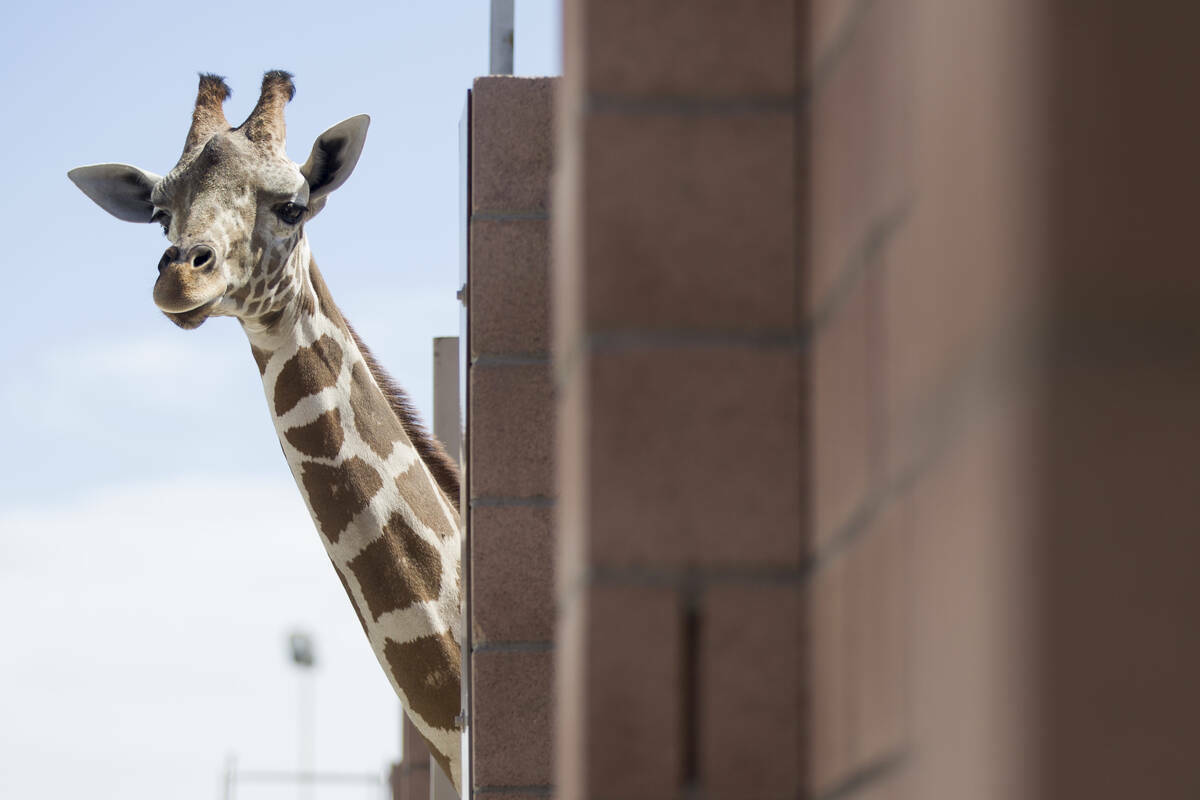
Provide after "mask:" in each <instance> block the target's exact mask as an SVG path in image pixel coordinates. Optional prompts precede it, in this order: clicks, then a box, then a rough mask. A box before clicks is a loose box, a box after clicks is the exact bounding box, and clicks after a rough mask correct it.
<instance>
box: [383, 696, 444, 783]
mask: <svg viewBox="0 0 1200 800" xmlns="http://www.w3.org/2000/svg"><path fill="white" fill-rule="evenodd" d="M400 724H401V726H402V727H403V733H402V735H401V740H402V748H403V752H402V753H401V756H400V761H399V763H396V764H393V765H392V770H391V773H390V774H389V776H388V784H389V785H390V787H391V792H392V800H429V771H430V769H431V765H432V764H434V762H433V761H431V760H430V756H429V745H427V744H425V740H424V739H422V738H421V734H419V733H418V732H417V729H416V727H415V726H414V725H413V724H412V723H411V722H409V720H408V715H403V719H402V720H401V722H400Z"/></svg>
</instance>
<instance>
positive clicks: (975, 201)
mask: <svg viewBox="0 0 1200 800" xmlns="http://www.w3.org/2000/svg"><path fill="white" fill-rule="evenodd" d="M564 6H565V8H564V24H565V36H564V56H565V59H564V66H565V69H564V79H563V91H562V95H561V102H560V104H559V112H558V118H557V126H558V146H559V154H558V162H559V163H558V176H557V178H556V181H557V183H556V204H555V218H554V231H555V235H554V240H555V243H554V253H555V258H554V264H553V278H554V281H553V283H554V288H553V304H554V316H555V341H554V351H555V364H556V370H557V378H558V380H559V382H560V383H559V399H558V430H559V439H558V442H557V445H556V448H557V453H558V463H557V470H558V477H559V507H558V509H557V515H556V519H557V525H558V528H557V533H558V559H557V565H558V575H557V596H558V603H559V615H560V616H559V626H558V639H557V642H558V648H557V654H556V656H557V662H556V663H557V678H556V681H557V695H556V696H557V709H556V718H557V720H558V731H557V739H556V756H555V763H556V783H557V793H558V795H560V796H562V797H565V798H578V797H596V798H607V797H622V798H624V797H700V796H703V797H706V798H710V797H711V798H718V797H730V798H758V797H764V798H766V797H797V796H811V797H816V798H829V799H832V798H839V800H840V799H842V798H847V799H852V798H926V797H938V798H940V797H971V798H1010V797H1034V796H1037V797H1085V796H1086V797H1105V798H1107V797H1112V798H1118V797H1130V796H1154V797H1190V796H1193V795H1195V793H1196V791H1197V790H1198V785H1197V783H1196V778H1195V774H1196V773H1195V770H1194V769H1192V768H1191V767H1190V766H1189V759H1190V753H1191V751H1192V749H1193V748H1192V746H1191V745H1192V743H1193V742H1194V741H1195V735H1194V733H1193V727H1194V723H1193V722H1192V719H1193V718H1194V713H1193V709H1194V708H1196V706H1197V700H1200V697H1198V696H1197V694H1198V693H1200V690H1197V689H1196V688H1195V681H1194V680H1193V679H1192V678H1191V677H1190V676H1194V675H1195V674H1197V671H1198V669H1200V634H1198V633H1197V630H1200V628H1197V626H1196V625H1195V624H1194V615H1195V608H1197V607H1200V603H1198V601H1200V589H1197V588H1196V586H1197V584H1196V582H1195V581H1194V579H1192V578H1191V577H1190V576H1191V573H1192V572H1193V570H1192V568H1191V565H1193V564H1195V563H1197V555H1200V553H1197V550H1200V540H1198V539H1197V537H1196V536H1195V530H1196V520H1197V519H1200V507H1198V502H1200V479H1198V478H1197V475H1200V472H1198V471H1197V470H1196V469H1195V466H1194V462H1195V455H1194V454H1195V453H1196V452H1197V451H1198V449H1200V448H1198V447H1197V445H1198V444H1200V422H1198V421H1197V417H1196V414H1195V413H1194V409H1195V408H1197V407H1198V405H1197V400H1200V377H1198V376H1200V372H1197V370H1196V369H1195V365H1196V363H1200V359H1198V358H1197V350H1198V348H1197V345H1198V344H1200V335H1198V331H1200V326H1198V325H1197V323H1196V322H1195V319H1196V311H1195V309H1196V308H1198V307H1200V302H1197V301H1198V300H1200V277H1198V276H1200V271H1198V270H1197V269H1196V268H1195V266H1194V262H1195V258H1194V256H1193V255H1192V248H1191V247H1190V242H1189V241H1188V237H1187V231H1188V229H1189V215H1190V214H1191V213H1192V205H1193V204H1192V203H1191V202H1189V201H1190V198H1191V194H1192V193H1193V192H1192V191H1191V189H1192V188H1194V187H1195V186H1197V185H1200V181H1197V180H1196V179H1197V177H1200V175H1197V173H1198V172H1200V170H1198V169H1197V167H1198V165H1200V158H1198V157H1197V155H1196V148H1195V146H1194V142H1195V141H1196V140H1197V137H1196V134H1197V133H1198V132H1200V131H1197V128H1198V127H1200V114H1198V112H1197V111H1196V110H1195V103H1194V102H1192V101H1191V100H1190V99H1189V94H1188V92H1189V91H1190V89H1189V86H1190V83H1189V81H1188V80H1187V78H1186V76H1189V75H1194V74H1196V67H1197V66H1198V64H1197V63H1196V62H1197V61H1198V60H1200V50H1198V49H1197V48H1195V47H1194V46H1192V45H1191V43H1190V39H1191V38H1193V37H1192V36H1191V35H1190V31H1193V30H1195V25H1194V23H1195V22H1196V17H1197V15H1198V12H1195V11H1192V10H1190V8H1191V7H1190V6H1189V7H1187V8H1186V9H1184V7H1183V6H1178V7H1175V10H1174V11H1173V12H1172V13H1165V12H1164V13H1155V14H1151V13H1148V12H1147V11H1146V10H1145V9H1144V8H1140V7H1139V6H1136V5H1135V4H1128V3H1119V2H1115V0H1113V1H1112V2H1098V3H1093V4H1079V3H1070V2H1066V1H1065V0H1063V1H1062V2H1051V3H1040V2H1034V1H1033V0H1018V1H1017V2H1005V3H997V2H988V0H963V1H962V2H954V3H941V2H935V1H934V0H811V2H799V1H798V2H790V1H787V0H759V1H758V2H749V3H742V4H733V3H717V2H661V3H642V2H631V1H630V2H625V1H622V2H613V1H612V0H607V1H606V2H600V0H566V2H565V3H564ZM1139 9H1140V10H1139ZM1189 411H1191V413H1189Z"/></svg>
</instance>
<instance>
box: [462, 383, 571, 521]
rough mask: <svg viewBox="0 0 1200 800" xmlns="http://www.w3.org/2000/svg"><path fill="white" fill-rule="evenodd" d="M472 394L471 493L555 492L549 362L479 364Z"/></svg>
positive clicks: (517, 494)
mask: <svg viewBox="0 0 1200 800" xmlns="http://www.w3.org/2000/svg"><path fill="white" fill-rule="evenodd" d="M469 397H470V399H469V402H470V404H471V411H470V413H471V418H472V420H473V424H472V426H471V437H470V448H471V453H470V463H471V466H470V469H471V479H470V480H471V497H472V498H477V497H511V498H526V497H545V496H548V495H552V494H553V493H554V482H553V481H554V479H553V463H554V462H553V459H552V456H551V452H550V445H551V442H552V441H553V437H554V417H553V415H552V407H553V406H552V403H553V385H552V383H551V378H550V367H549V365H548V364H538V363H534V364H475V365H473V366H472V367H471V378H470V389H469Z"/></svg>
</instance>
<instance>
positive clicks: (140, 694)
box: [0, 477, 399, 800]
mask: <svg viewBox="0 0 1200 800" xmlns="http://www.w3.org/2000/svg"><path fill="white" fill-rule="evenodd" d="M0 604H2V606H3V607H4V608H5V609H6V613H5V622H4V627H3V637H4V642H3V647H2V648H0V652H2V653H3V656H0V708H3V709H4V714H3V715H2V716H0V752H4V754H5V762H6V764H7V766H6V768H5V769H4V770H3V771H0V796H4V797H32V796H48V797H58V796H84V795H87V796H97V797H122V798H142V797H145V798H161V797H164V796H170V797H179V798H189V797H197V798H201V797H202V798H206V800H207V798H210V797H211V796H212V793H213V792H214V791H215V786H216V781H217V778H218V772H219V770H220V766H221V764H222V763H223V759H224V757H225V755H226V754H227V753H228V752H236V753H237V754H238V755H239V760H240V763H241V764H242V766H243V767H245V768H271V769H280V768H282V769H288V768H291V767H293V766H294V765H295V759H296V755H295V754H296V750H297V745H296V742H297V738H296V719H297V712H296V705H297V692H298V684H297V675H296V674H295V671H294V669H293V668H292V667H291V666H290V664H288V663H287V660H286V658H285V646H284V640H285V635H286V633H287V632H288V631H289V630H290V629H291V627H293V626H303V627H304V628H306V629H308V630H310V631H312V632H313V633H314V635H315V637H316V640H317V647H318V658H319V659H320V662H321V665H320V667H319V670H318V672H317V675H316V683H317V688H316V696H317V712H316V716H317V720H318V733H317V762H318V767H324V768H328V769H338V770H353V771H369V770H375V769H380V768H381V767H382V765H383V764H384V763H385V762H386V761H388V760H389V759H392V758H394V757H395V755H396V753H397V736H398V734H397V729H398V727H399V723H398V719H399V717H398V715H399V705H398V703H397V701H396V699H395V697H394V695H393V694H392V692H391V689H390V687H389V686H388V684H387V681H386V679H385V678H384V676H383V674H382V671H381V670H380V669H379V666H378V664H377V663H376V662H375V659H374V656H373V655H372V653H371V651H370V648H369V647H368V645H367V643H366V639H365V637H364V636H363V634H362V630H361V628H360V627H359V624H358V621H357V620H356V618H355V616H354V612H353V610H352V609H351V607H350V604H349V602H348V601H347V599H346V598H345V596H344V593H343V591H342V588H341V585H340V583H339V582H338V580H337V577H336V575H335V574H334V572H333V570H332V568H331V566H330V564H329V561H328V559H327V558H326V557H325V554H324V550H323V548H322V547H321V544H320V541H319V539H318V534H317V533H316V531H315V530H314V528H313V525H312V522H311V520H310V519H309V517H308V514H307V512H306V511H305V510H304V506H303V503H302V502H301V500H300V497H299V493H298V492H297V491H296V488H295V487H294V486H293V485H291V483H290V480H289V479H287V478H286V477H285V478H284V479H282V480H280V481H255V482H252V483H245V482H240V483H233V482H222V481H219V480H216V481H215V480H212V479H204V478H195V479H190V480H189V479H178V480H171V481H163V482H153V483H142V484H137V485H119V486H113V487H110V488H108V489H105V490H103V491H94V492H89V493H88V494H87V495H85V496H83V497H81V498H80V499H79V500H78V501H77V502H74V503H72V504H71V505H69V506H65V507H61V508H48V507H25V508H21V509H12V510H7V511H3V512H0ZM246 796H248V797H249V796H251V795H249V794H248V793H246ZM337 796H339V795H330V797H337ZM340 796H350V795H340ZM353 796H358V797H361V796H363V795H362V792H361V791H360V792H359V794H357V795H353Z"/></svg>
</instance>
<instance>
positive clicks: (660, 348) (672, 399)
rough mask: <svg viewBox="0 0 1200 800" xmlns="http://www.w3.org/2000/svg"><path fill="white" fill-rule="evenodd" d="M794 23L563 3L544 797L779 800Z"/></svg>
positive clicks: (784, 673) (788, 753)
mask: <svg viewBox="0 0 1200 800" xmlns="http://www.w3.org/2000/svg"><path fill="white" fill-rule="evenodd" d="M793 6H794V4H793V3H791V2H753V3H748V4H747V3H715V2H704V3H694V2H668V3H640V2H607V1H606V2H600V0H568V2H566V3H565V8H564V16H565V20H564V22H565V42H564V55H565V64H564V67H565V68H564V92H563V97H562V103H561V112H560V115H559V120H558V124H559V141H560V144H561V158H560V164H559V177H558V183H557V184H556V189H557V194H556V206H555V209H556V210H555V263H554V277H555V289H554V301H555V315H556V341H555V348H556V351H555V357H556V368H557V371H558V374H559V377H560V380H561V381H562V383H561V395H562V396H561V402H560V421H559V427H560V434H561V438H560V442H559V446H558V452H559V456H560V463H559V476H560V503H561V509H560V514H559V517H558V519H559V525H560V527H559V536H560V543H559V559H558V564H559V568H560V574H559V576H558V597H559V604H560V609H559V613H560V624H559V635H560V638H559V658H558V666H559V678H558V693H557V699H558V703H559V708H558V716H557V718H558V721H559V730H558V740H557V741H558V752H557V773H556V774H557V777H556V781H557V788H558V796H560V797H564V798H582V797H595V798H671V797H682V796H685V795H687V794H688V793H689V792H697V793H698V794H697V795H696V796H703V797H708V798H719V797H729V798H751V797H795V796H797V793H798V792H799V791H800V789H801V787H802V785H803V780H802V779H803V765H802V763H801V760H800V757H801V748H802V741H803V736H802V732H803V725H804V721H805V708H804V699H803V696H802V691H801V689H802V686H803V681H802V673H803V670H804V668H805V667H804V664H803V661H802V649H801V641H802V637H803V628H804V626H805V622H804V615H803V571H802V565H803V555H804V544H803V538H804V537H803V530H802V525H801V519H802V517H803V515H804V513H805V509H806V503H805V498H804V494H805V491H806V490H805V483H804V480H803V471H804V454H805V448H806V446H807V443H806V438H805V426H804V418H805V411H804V401H805V397H804V393H803V388H802V387H803V374H804V364H805V356H804V349H803V336H802V329H801V323H802V319H801V317H800V315H799V313H798V311H799V308H800V300H801V295H800V292H801V290H802V288H803V287H802V285H801V284H800V282H799V281H798V279H797V263H798V262H797V252H798V247H799V246H800V245H801V244H802V241H801V240H800V236H799V235H798V233H797V230H798V228H797V217H798V210H797V206H796V202H795V201H796V198H797V192H796V180H797V170H798V167H799V164H798V162H797V160H796V153H797V114H796V110H797V107H798V103H797V94H796V58H797V53H796V49H795V41H796V38H797V36H796V31H797V24H798V20H797V18H796V16H795V13H794V8H793Z"/></svg>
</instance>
